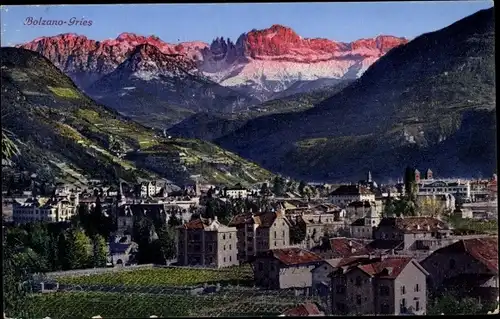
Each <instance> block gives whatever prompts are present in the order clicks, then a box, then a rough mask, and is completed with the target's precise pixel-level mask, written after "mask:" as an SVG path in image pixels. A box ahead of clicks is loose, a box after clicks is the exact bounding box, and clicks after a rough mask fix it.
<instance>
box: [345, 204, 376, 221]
mask: <svg viewBox="0 0 500 319" xmlns="http://www.w3.org/2000/svg"><path fill="white" fill-rule="evenodd" d="M382 206H383V205H382V201H371V202H370V201H355V202H351V203H349V204H347V207H346V217H347V219H348V220H350V221H354V220H356V219H359V218H363V217H365V216H367V215H369V216H373V217H377V216H378V217H380V216H381V215H382V211H383V207H382Z"/></svg>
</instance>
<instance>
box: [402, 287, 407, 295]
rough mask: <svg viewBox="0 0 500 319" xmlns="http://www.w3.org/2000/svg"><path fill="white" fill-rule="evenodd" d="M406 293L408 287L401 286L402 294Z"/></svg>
mask: <svg viewBox="0 0 500 319" xmlns="http://www.w3.org/2000/svg"><path fill="white" fill-rule="evenodd" d="M405 293H406V287H405V286H401V294H402V295H404V294H405Z"/></svg>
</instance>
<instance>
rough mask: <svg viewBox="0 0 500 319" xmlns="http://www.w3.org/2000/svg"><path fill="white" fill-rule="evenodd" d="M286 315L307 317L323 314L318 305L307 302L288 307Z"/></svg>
mask: <svg viewBox="0 0 500 319" xmlns="http://www.w3.org/2000/svg"><path fill="white" fill-rule="evenodd" d="M283 314H284V315H285V316H286V317H306V316H318V315H323V312H321V311H320V310H319V308H318V306H317V305H316V304H315V303H313V302H307V303H304V304H302V305H299V306H297V307H294V308H291V309H288V310H287V311H285V312H284V313H283Z"/></svg>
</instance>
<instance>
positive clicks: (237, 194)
mask: <svg viewBox="0 0 500 319" xmlns="http://www.w3.org/2000/svg"><path fill="white" fill-rule="evenodd" d="M224 196H225V197H228V198H247V196H248V190H247V189H245V188H226V189H225V190H224Z"/></svg>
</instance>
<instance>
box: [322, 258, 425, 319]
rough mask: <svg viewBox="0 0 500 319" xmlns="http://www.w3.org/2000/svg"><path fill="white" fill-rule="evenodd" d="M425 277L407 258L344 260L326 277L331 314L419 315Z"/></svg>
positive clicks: (413, 261)
mask: <svg viewBox="0 0 500 319" xmlns="http://www.w3.org/2000/svg"><path fill="white" fill-rule="evenodd" d="M427 275H428V273H427V271H426V270H425V269H424V268H423V267H422V266H421V265H420V264H419V263H418V262H417V261H416V260H414V259H413V258H411V257H393V256H391V257H389V256H381V257H374V256H367V257H353V258H346V259H344V260H342V261H341V262H339V263H338V264H337V267H336V268H335V271H334V272H332V274H331V275H330V276H331V292H332V293H331V305H332V314H333V315H341V314H343V315H347V314H351V315H379V314H386V315H401V314H419V315H423V314H425V313H426V305H427V293H426V288H427V287H426V277H427Z"/></svg>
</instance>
